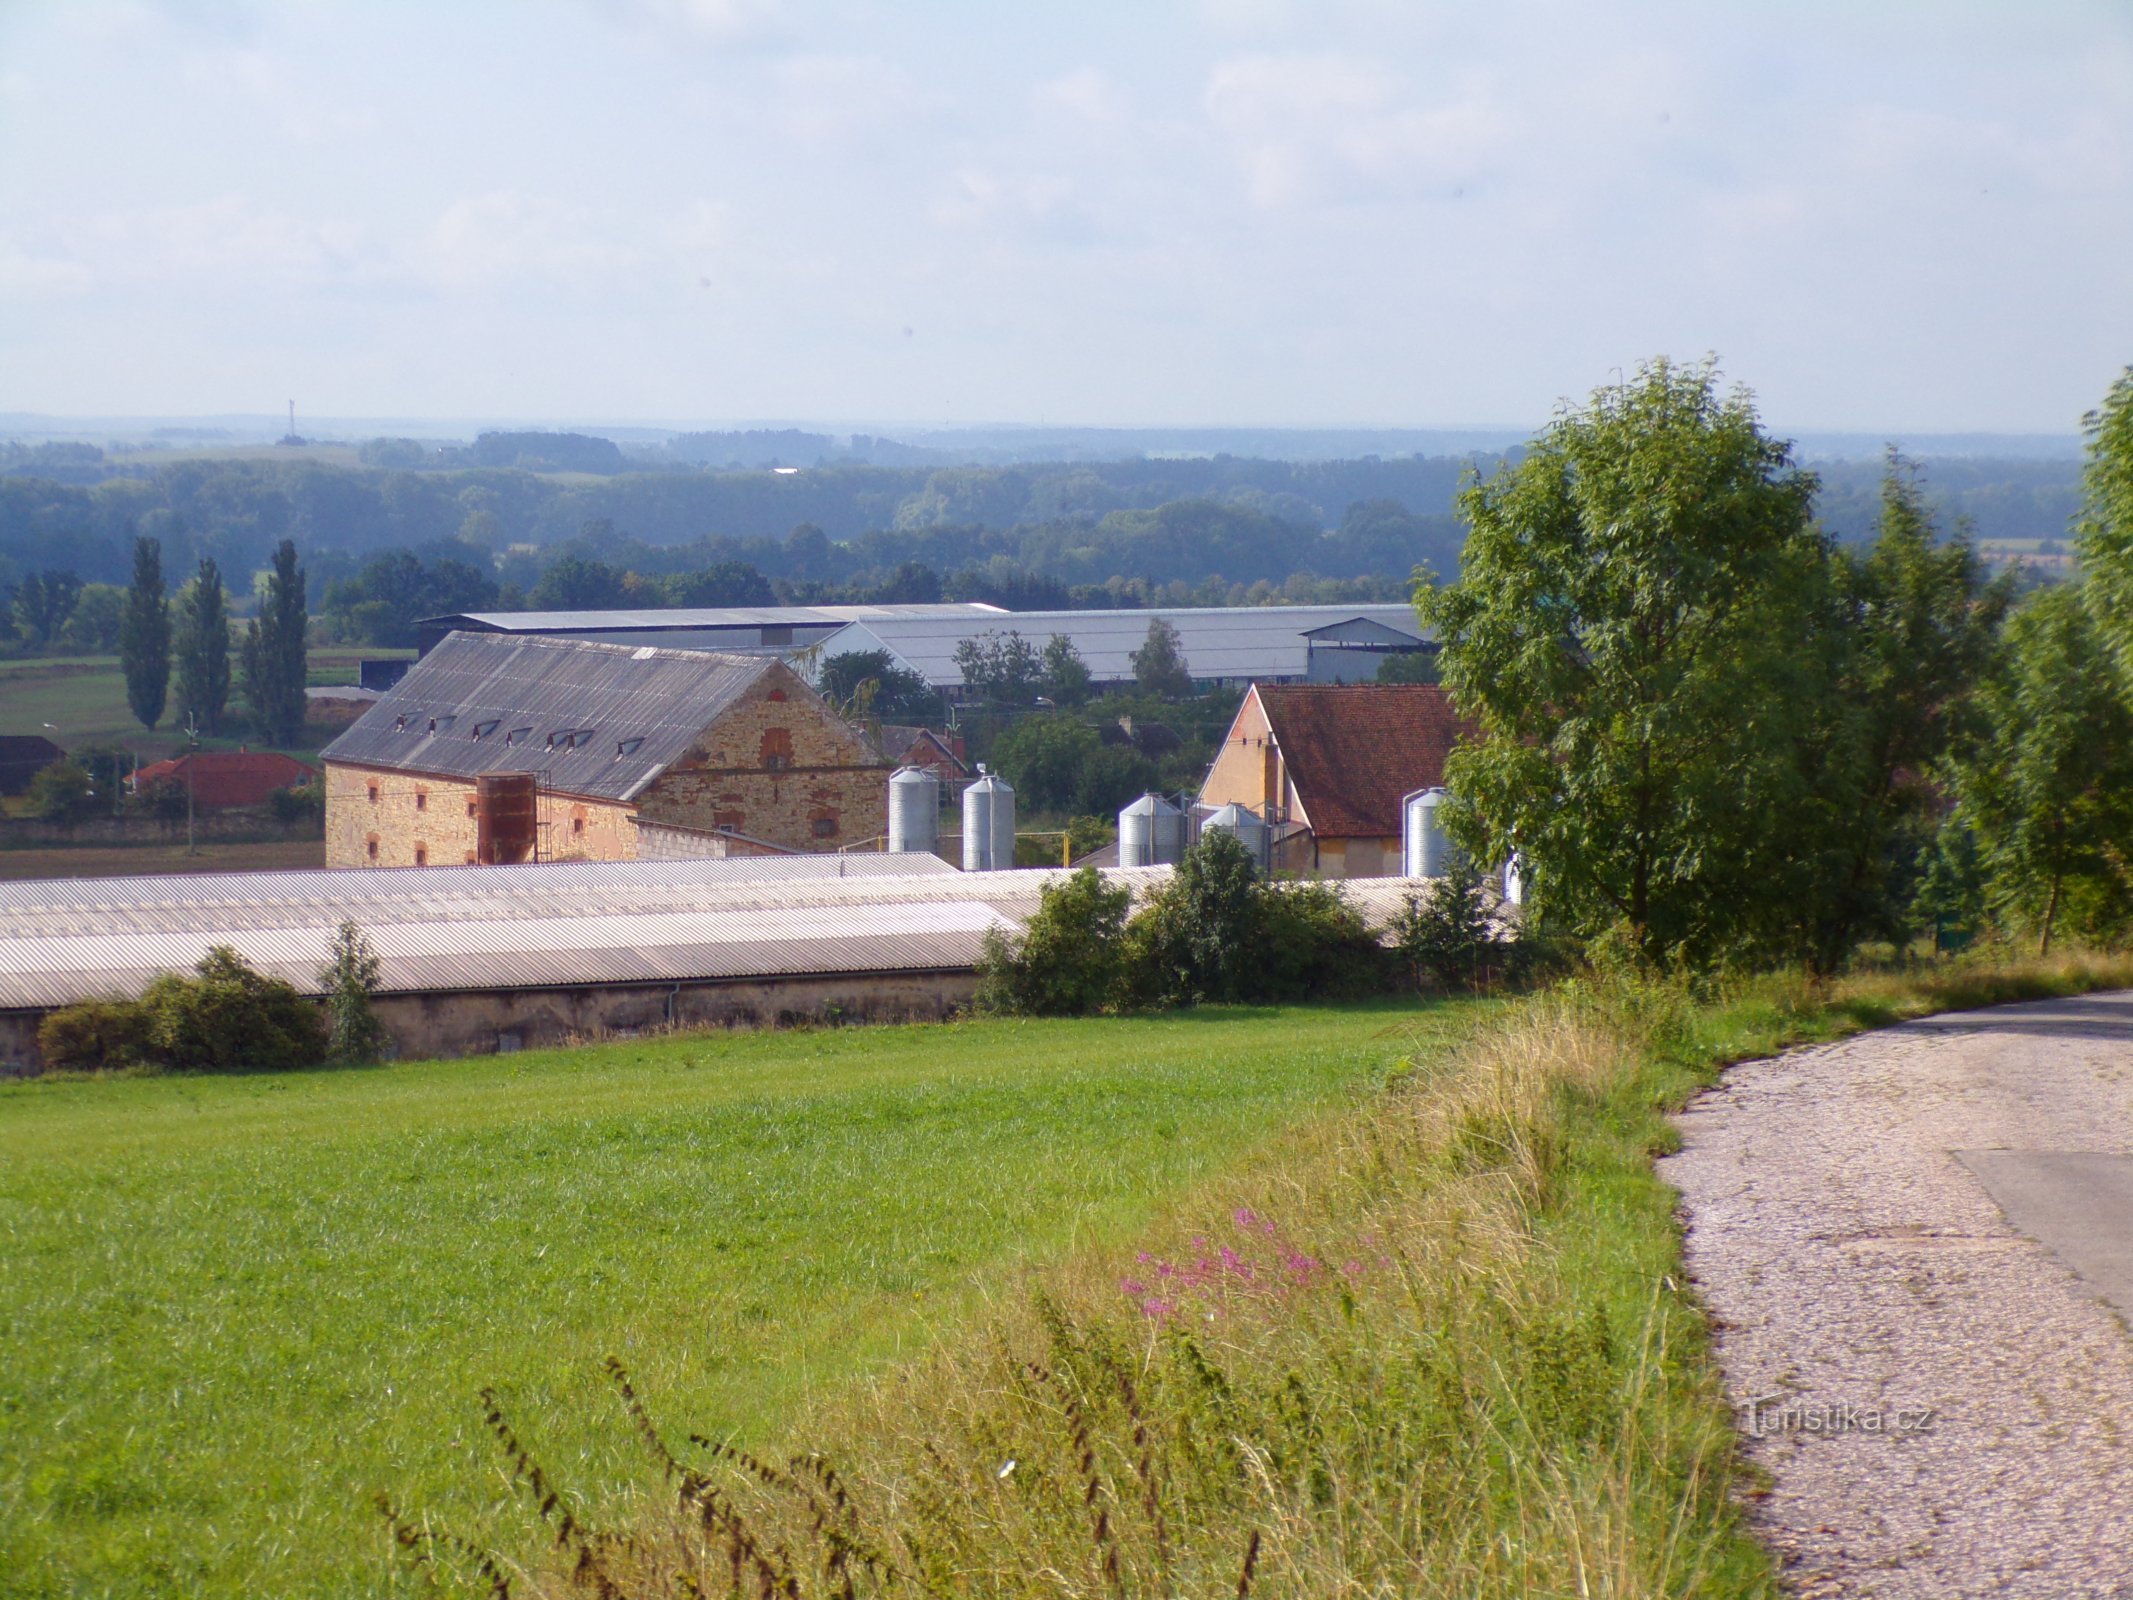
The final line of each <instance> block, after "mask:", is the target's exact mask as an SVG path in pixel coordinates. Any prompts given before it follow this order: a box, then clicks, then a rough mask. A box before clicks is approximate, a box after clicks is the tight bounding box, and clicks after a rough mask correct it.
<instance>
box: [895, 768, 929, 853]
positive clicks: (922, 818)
mask: <svg viewBox="0 0 2133 1600" xmlns="http://www.w3.org/2000/svg"><path fill="white" fill-rule="evenodd" d="M940 842H941V780H940V779H939V778H937V777H935V776H934V775H933V773H931V772H929V771H927V770H926V769H925V768H924V767H898V768H897V769H896V770H895V771H894V772H892V773H890V774H889V849H890V851H891V852H892V853H895V854H910V855H925V854H930V853H931V852H932V851H933V850H934V849H936V848H937V847H938V846H939V844H940Z"/></svg>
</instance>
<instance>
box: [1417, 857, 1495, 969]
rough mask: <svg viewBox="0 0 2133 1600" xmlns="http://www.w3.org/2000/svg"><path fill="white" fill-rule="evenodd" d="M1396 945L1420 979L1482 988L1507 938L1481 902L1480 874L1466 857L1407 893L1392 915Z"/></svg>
mask: <svg viewBox="0 0 2133 1600" xmlns="http://www.w3.org/2000/svg"><path fill="white" fill-rule="evenodd" d="M1392 937H1393V948H1394V949H1395V950H1396V951H1397V952H1398V953H1399V958H1400V959H1401V960H1402V961H1403V962H1405V963H1406V965H1407V968H1408V971H1409V972H1410V973H1412V974H1413V975H1414V978H1415V980H1416V981H1417V982H1418V983H1424V984H1432V983H1433V984H1435V985H1436V986H1437V987H1439V988H1443V989H1479V988H1484V987H1486V986H1487V985H1488V983H1489V982H1490V981H1492V980H1493V979H1494V978H1495V977H1496V976H1497V975H1498V971H1499V969H1500V968H1501V966H1502V963H1503V958H1504V955H1505V944H1504V941H1503V940H1501V939H1500V938H1499V936H1498V935H1497V932H1496V928H1495V925H1494V924H1493V923H1492V922H1491V921H1490V920H1489V912H1488V907H1487V906H1485V905H1484V904H1483V903H1482V898H1481V878H1480V876H1479V874H1477V873H1476V872H1475V871H1474V869H1473V867H1472V866H1471V865H1470V864H1469V863H1467V862H1465V861H1464V860H1461V861H1459V862H1458V863H1457V864H1456V865H1454V867H1453V868H1452V870H1451V872H1449V873H1448V874H1447V875H1445V876H1444V877H1442V878H1439V879H1438V880H1437V881H1436V882H1435V883H1433V884H1431V885H1430V889H1429V893H1428V894H1427V895H1413V894H1411V895H1409V896H1408V897H1407V902H1406V904H1405V905H1403V906H1401V908H1400V909H1399V911H1398V912H1397V913H1395V914H1394V916H1393V920H1392Z"/></svg>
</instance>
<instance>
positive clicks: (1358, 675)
mask: <svg viewBox="0 0 2133 1600" xmlns="http://www.w3.org/2000/svg"><path fill="white" fill-rule="evenodd" d="M1158 619H1160V620H1162V621H1164V622H1167V623H1168V624H1169V625H1170V626H1171V627H1173V628H1175V629H1176V630H1177V633H1178V643H1179V647H1180V649H1181V650H1182V651H1183V653H1184V657H1185V664H1186V670H1187V671H1188V672H1190V673H1191V675H1192V676H1193V678H1194V679H1195V680H1196V681H1198V682H1200V683H1202V684H1206V685H1210V686H1214V685H1243V684H1247V683H1277V684H1278V683H1366V682H1370V681H1372V680H1374V679H1375V678H1376V677H1377V674H1378V668H1379V667H1380V666H1382V665H1383V664H1384V662H1385V659H1386V658H1387V657H1388V656H1394V655H1409V654H1414V653H1416V652H1420V651H1427V650H1433V649H1435V645H1434V644H1433V643H1432V642H1431V640H1430V639H1429V637H1428V635H1427V634H1426V633H1425V632H1424V630H1423V628H1422V626H1421V624H1420V623H1418V622H1417V621H1416V620H1415V613H1414V608H1413V607H1412V606H1406V605H1331V606H1164V607H1157V608H1153V609H1150V610H1145V611H1142V610H1113V611H1001V610H999V609H997V608H996V607H993V606H987V605H978V604H963V605H933V606H921V605H910V606H783V607H732V608H728V609H725V610H709V611H483V612H462V613H459V614H456V615H453V616H448V617H431V618H428V619H426V620H425V621H423V622H422V623H421V624H420V628H421V636H422V641H423V649H424V651H425V652H427V651H429V650H430V649H432V648H434V647H435V646H436V645H437V644H438V643H441V642H442V641H443V640H444V639H445V638H447V637H448V636H449V635H450V634H451V633H453V632H454V631H457V632H461V633H505V634H516V635H522V636H523V635H538V636H542V637H549V638H569V639H585V640H594V641H598V642H601V643H605V644H631V645H656V646H660V647H663V648H673V647H676V646H686V647H689V648H693V649H715V650H722V651H729V652H742V653H756V652H761V653H783V654H787V655H794V654H799V653H802V652H806V653H808V654H810V655H811V656H813V657H814V658H816V659H819V660H824V661H826V660H828V659H830V658H831V657H834V656H841V655H858V654H864V653H867V652H870V651H876V650H880V651H886V652H887V653H888V654H889V656H890V657H891V658H892V659H893V660H895V661H897V662H899V663H901V664H902V665H903V666H904V667H906V668H907V669H909V670H910V671H912V672H915V673H917V674H918V675H919V676H921V677H922V678H924V679H925V680H926V681H927V682H928V683H930V684H932V685H933V686H934V687H935V688H937V689H939V690H941V691H943V692H944V693H946V694H948V695H950V696H958V695H960V694H961V693H962V692H963V688H964V685H963V670H962V667H961V665H960V663H958V661H957V660H956V651H957V650H958V649H959V648H961V647H962V646H963V645H965V644H967V643H972V642H980V641H983V640H984V639H985V638H986V637H987V636H988V635H992V636H1005V635H1007V634H1010V633H1017V634H1020V635H1021V636H1022V637H1023V638H1024V639H1026V640H1028V641H1029V643H1030V644H1031V645H1032V646H1034V647H1035V648H1037V649H1039V650H1042V649H1043V648H1044V646H1045V644H1046V643H1047V642H1049V641H1050V640H1051V638H1052V637H1053V636H1054V635H1058V636H1059V637H1061V638H1065V639H1069V640H1071V641H1072V642H1073V645H1074V648H1075V649H1076V650H1077V651H1078V652H1079V653H1080V655H1081V658H1082V660H1083V661H1084V662H1085V663H1086V664H1087V666H1088V669H1089V676H1090V678H1091V680H1092V681H1093V682H1095V683H1096V684H1097V685H1098V686H1099V687H1104V686H1111V685H1118V684H1127V683H1131V682H1132V681H1133V652H1134V651H1136V650H1138V649H1140V648H1141V646H1142V645H1143V644H1145V643H1146V642H1147V639H1148V628H1149V624H1150V623H1151V622H1154V621H1156V620H1158Z"/></svg>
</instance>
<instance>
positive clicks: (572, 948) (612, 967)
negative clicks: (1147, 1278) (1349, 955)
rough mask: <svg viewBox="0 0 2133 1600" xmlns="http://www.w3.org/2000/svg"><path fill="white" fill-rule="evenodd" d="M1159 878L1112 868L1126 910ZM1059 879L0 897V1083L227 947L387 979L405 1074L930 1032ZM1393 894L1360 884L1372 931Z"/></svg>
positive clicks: (462, 876) (748, 864)
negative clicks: (486, 1061)
mask: <svg viewBox="0 0 2133 1600" xmlns="http://www.w3.org/2000/svg"><path fill="white" fill-rule="evenodd" d="M1169 871H1170V869H1169V868H1167V867H1151V868H1142V869H1138V870H1131V871H1118V872H1114V873H1112V874H1111V877H1112V879H1113V881H1116V882H1123V883H1125V884H1127V885H1129V886H1130V887H1132V888H1133V889H1134V890H1135V891H1136V892H1145V891H1146V890H1147V889H1148V888H1149V887H1150V886H1152V885H1153V884H1155V883H1158V882H1160V881H1161V880H1162V879H1163V878H1164V877H1165V876H1166V875H1167V874H1168V873H1169ZM1059 875H1060V874H1059V870H1058V869H1053V870H1048V871H1021V872H976V873H964V872H957V871H956V870H954V869H953V868H952V867H950V866H949V865H948V864H947V863H946V862H943V861H941V860H940V859H938V858H937V857H934V856H930V855H909V856H903V855H881V854H873V855H862V854H854V855H850V856H796V857H771V858H762V859H754V860H748V859H740V858H733V859H727V860H692V861H634V862H583V863H575V864H560V865H547V866H520V867H440V868H436V869H434V870H432V871H429V872H397V871H388V870H382V869H372V870H357V871H352V872H335V871H331V870H321V871H311V872H257V873H228V874H213V875H201V876H174V877H157V878H102V879H44V880H33V881H27V882H20V883H4V884H0V1062H4V1063H5V1064H6V1066H7V1067H9V1068H11V1069H12V1070H15V1071H30V1070H34V1068H35V1065H36V1050H35V1040H36V1029H37V1024H38V1022H39V1021H40V1020H41V1019H42V1018H43V1016H44V1015H45V1013H46V1012H48V1011H50V1010H52V1009H53V1008H55V1007H58V1006H63V1005H69V1004H72V1003H73V1002H75V1001H78V1000H86V999H95V998H100V997H104V998H109V997H132V996H135V995H138V994H140V993H141V992H142V991H143V990H144V989H146V988H147V986H148V985H149V984H150V983H151V982H152V981H153V980H154V979H155V978H156V977H157V976H158V975H159V974H161V973H165V972H184V971H186V970H188V969H190V968H191V967H192V965H193V964H194V963H195V962H197V961H198V960H199V959H200V957H201V956H203V955H205V954H206V953H207V951H208V950H209V949H211V948H213V947H214V946H216V945H229V946H231V947H233V948H234V949H236V950H237V951H238V952H239V953H240V954H241V955H243V956H244V957H245V959H246V960H248V961H250V962H251V963H252V964H253V965H254V966H256V967H257V968H259V969H260V970H261V971H262V972H265V973H268V974H270V975H271V976H274V977H278V978H283V979H286V980H287V981H288V982H290V983H292V984H294V985H295V986H296V987H297V988H298V989H299V990H301V991H303V992H304V993H307V994H316V993H318V992H319V987H320V986H319V982H318V974H319V971H320V969H321V968H322V967H323V966H324V965H325V963H326V960H327V955H328V949H329V946H330V944H331V942H332V939H333V936H334V933H335V931H336V930H337V929H338V928H339V926H340V925H341V923H342V922H343V921H349V922H353V923H355V924H356V925H357V926H359V927H361V928H362V929H363V930H364V932H365V934H366V935H367V936H368V938H369V939H370V941H371V943H372V945H373V946H374V947H375V949H376V950H377V952H378V955H379V958H380V961H381V964H382V966H383V968H384V978H383V984H382V993H381V997H380V1000H379V1004H378V1010H379V1015H380V1016H381V1017H382V1019H383V1020H384V1022H385V1024H386V1026H387V1027H388V1028H389V1029H390V1030H391V1032H392V1035H393V1038H394V1040H395V1042H396V1043H397V1045H398V1047H399V1049H400V1051H401V1053H403V1054H406V1055H423V1056H427V1055H470V1054H480V1053H483V1052H487V1051H493V1050H509V1049H516V1048H519V1047H521V1046H530V1045H534V1044H539V1043H546V1042H556V1041H559V1040H565V1039H569V1038H574V1037H583V1038H591V1037H597V1036H601V1035H614V1034H629V1033H633V1032H638V1031H642V1030H644V1029H647V1028H659V1027H668V1026H689V1025H705V1024H756V1023H768V1022H777V1021H781V1020H788V1019H797V1018H804V1017H839V1018H853V1019H875V1018H883V1019H886V1018H911V1017H938V1016H943V1015H945V1014H947V1013H948V1012H949V1011H951V1010H952V1009H954V1008H955V1007H957V1006H958V1005H960V1004H962V1003H963V1002H964V1001H966V1000H967V999H968V998H969V996H970V994H971V991H972V989H973V988H974V986H975V981H976V980H975V971H974V969H975V967H976V964H977V961H978V958H979V956H980V954H981V953H982V951H983V948H984V941H985V935H986V933H987V932H988V931H990V930H992V929H995V928H998V929H1001V930H1003V931H1013V930H1015V929H1017V928H1019V927H1020V926H1021V925H1022V923H1023V922H1024V920H1026V919H1027V918H1028V917H1029V915H1030V914H1031V913H1032V912H1034V911H1035V910H1036V908H1037V904H1038V900H1039V898H1040V896H1041V895H1042V893H1043V890H1044V887H1045V885H1047V884H1049V883H1052V882H1054V881H1056V879H1057V878H1058V877H1059ZM1412 887H1413V885H1412V884H1409V883H1408V882H1406V880H1395V879H1388V880H1384V881H1382V882H1379V883H1373V884H1370V885H1367V886H1366V885H1357V886H1355V888H1356V889H1357V890H1358V891H1359V892H1358V893H1357V899H1358V901H1359V903H1360V904H1361V905H1362V906H1363V909H1364V911H1365V913H1366V915H1368V916H1369V917H1370V918H1371V920H1372V921H1373V922H1374V923H1378V924H1382V923H1383V922H1385V921H1386V920H1387V919H1389V918H1390V917H1391V915H1392V914H1393V912H1394V911H1395V910H1396V909H1397V907H1398V905H1399V903H1400V899H1401V897H1402V895H1403V894H1404V893H1405V891H1406V890H1408V889H1410V888H1412Z"/></svg>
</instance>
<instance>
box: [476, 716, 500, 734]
mask: <svg viewBox="0 0 2133 1600" xmlns="http://www.w3.org/2000/svg"><path fill="white" fill-rule="evenodd" d="M503 722H504V719H503V718H502V717H491V718H490V719H489V720H488V721H487V722H477V723H475V724H474V737H475V738H477V739H486V738H488V737H489V735H490V734H492V733H494V732H495V731H496V730H497V729H498V728H500V727H502V726H503Z"/></svg>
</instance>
